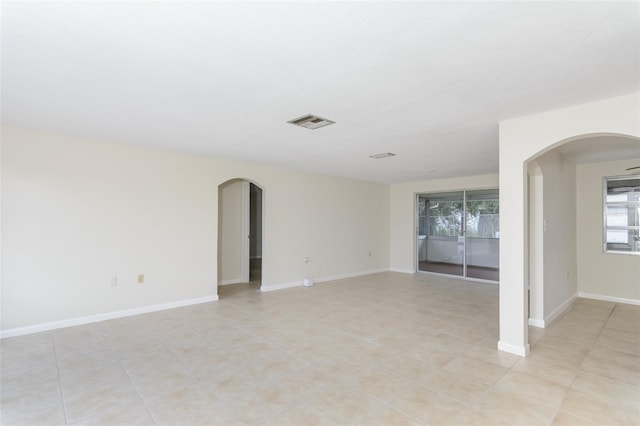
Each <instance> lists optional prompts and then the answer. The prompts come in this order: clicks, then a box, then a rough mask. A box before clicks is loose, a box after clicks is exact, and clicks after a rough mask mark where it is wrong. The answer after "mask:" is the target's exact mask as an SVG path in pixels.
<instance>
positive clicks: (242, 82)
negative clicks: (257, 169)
mask: <svg viewBox="0 0 640 426" xmlns="http://www.w3.org/2000/svg"><path fill="white" fill-rule="evenodd" d="M1 36H2V105H1V106H2V122H3V123H8V124H12V125H17V126H27V127H32V128H36V129H42V130H47V131H55V132H63V133H70V134H74V135H79V136H85V137H90V138H97V139H102V140H107V141H113V142H122V143H134V144H143V145H150V146H161V147H170V148H177V149H180V150H185V151H191V152H198V153H207V154H211V155H215V156H220V157H224V158H233V159H243V160H249V161H257V162H265V163H270V164H275V165H281V166H285V167H293V168H298V169H303V170H307V171H312V172H318V173H323V174H331V175H338V176H348V177H354V178H358V179H364V180H371V181H376V182H385V183H393V182H402V181H411V180H419V179H424V178H442V177H450V176H462V175H473V174H481V173H492V172H497V170H498V134H497V130H498V122H499V121H500V120H504V119H508V118H513V117H518V116H523V115H527V114H531V113H536V112H540V111H545V110H549V109H554V108H559V107H564V106H570V105H574V104H579V103H583V102H588V101H591V100H596V99H600V98H606V97H611V96H616V95H622V94H627V93H632V92H636V91H638V90H640V10H639V3H638V2H622V3H612V2H544V3H540V2H468V3H467V2H465V3H463V2H424V3H420V2H407V3H404V2H402V3H398V2H369V3H362V2H358V3H355V2H331V3H329V2H297V3H284V2H278V3H269V2H259V3H244V2H232V3H219V2H216V3H214V2H184V3H183V2H157V3H155V2H153V3H152V2H95V3H94V2H88V1H85V2H68V3H61V2H48V3H41V2H38V3H33V2H6V1H5V2H3V3H2V34H1ZM308 113H311V114H317V115H320V116H322V117H325V118H328V119H330V120H334V121H336V122H337V123H336V124H334V125H331V126H328V127H324V128H321V129H318V130H308V129H304V128H299V127H295V126H292V125H291V124H288V123H286V121H287V120H290V119H293V118H296V117H299V116H301V115H304V114H308ZM387 151H390V152H394V153H396V154H397V155H396V156H395V157H391V158H388V159H383V160H373V159H370V158H369V157H368V156H369V155H371V154H377V153H381V152H387ZM434 170H436V171H434Z"/></svg>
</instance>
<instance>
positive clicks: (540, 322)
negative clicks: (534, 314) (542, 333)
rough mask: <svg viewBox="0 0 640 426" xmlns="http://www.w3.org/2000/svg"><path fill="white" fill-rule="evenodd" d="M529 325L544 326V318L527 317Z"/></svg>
mask: <svg viewBox="0 0 640 426" xmlns="http://www.w3.org/2000/svg"><path fill="white" fill-rule="evenodd" d="M529 325H530V326H532V327H538V328H544V320H541V319H535V318H529Z"/></svg>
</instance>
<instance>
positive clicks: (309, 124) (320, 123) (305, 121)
mask: <svg viewBox="0 0 640 426" xmlns="http://www.w3.org/2000/svg"><path fill="white" fill-rule="evenodd" d="M287 123H291V124H294V125H296V126H300V127H306V128H307V129H311V130H315V129H319V128H320V127H324V126H328V125H329V124H334V123H335V121H331V120H327V119H326V118H322V117H318V116H317V115H311V114H307V115H303V116H302V117H298V118H294V119H293V120H289V121H287Z"/></svg>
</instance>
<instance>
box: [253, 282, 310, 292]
mask: <svg viewBox="0 0 640 426" xmlns="http://www.w3.org/2000/svg"><path fill="white" fill-rule="evenodd" d="M302 284H303V281H302V280H300V281H293V282H290V283H280V284H270V285H264V284H262V285H261V286H260V291H274V290H283V289H285V288H291V287H301V286H302Z"/></svg>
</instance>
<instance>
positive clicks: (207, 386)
mask: <svg viewBox="0 0 640 426" xmlns="http://www.w3.org/2000/svg"><path fill="white" fill-rule="evenodd" d="M163 344H164V346H165V348H166V349H167V350H168V351H169V352H170V353H171V354H172V355H173V356H174V357H175V358H176V359H177V360H178V362H179V363H180V364H182V365H183V366H184V367H185V368H186V369H187V371H189V373H191V375H192V376H193V378H194V379H196V381H197V382H198V383H200V384H202V385H203V386H204V387H205V388H207V389H208V390H210V391H211V392H213V393H214V395H215V396H216V397H217V398H218V401H220V402H222V398H221V397H220V395H219V394H218V393H217V392H216V391H215V390H214V389H213V388H212V387H211V386H210V385H209V384H208V383H207V382H206V381H205V380H204V379H203V378H202V377H201V376H200V375H198V374H197V373H196V372H195V371H194V370H193V368H191V366H190V365H189V364H187V363H186V362H184V360H183V359H182V358H181V357H180V356H179V355H178V354H177V353H175V352H174V351H173V350H172V349H171V347H169V346H168V345H166V344H165V343H163Z"/></svg>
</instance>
